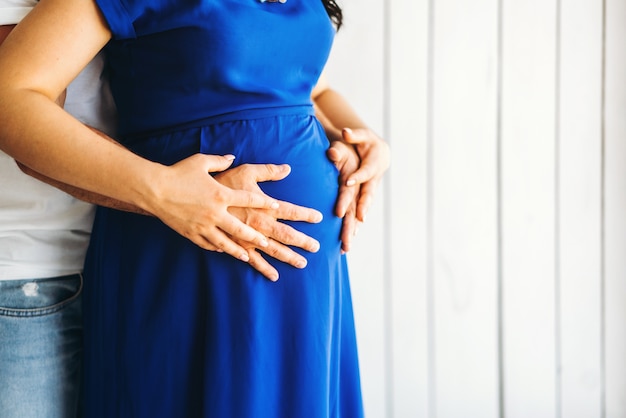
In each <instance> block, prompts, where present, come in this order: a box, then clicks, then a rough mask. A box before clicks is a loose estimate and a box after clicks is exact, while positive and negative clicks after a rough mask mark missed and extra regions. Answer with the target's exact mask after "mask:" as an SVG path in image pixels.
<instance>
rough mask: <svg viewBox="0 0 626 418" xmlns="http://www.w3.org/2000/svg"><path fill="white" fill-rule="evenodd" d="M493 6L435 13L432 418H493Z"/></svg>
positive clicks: (488, 0) (453, 3)
mask: <svg viewBox="0 0 626 418" xmlns="http://www.w3.org/2000/svg"><path fill="white" fill-rule="evenodd" d="M497 15H498V14H497V2H496V1H495V0H476V1H472V2H467V1H464V0H440V1H437V2H436V3H435V6H434V22H433V24H434V39H433V41H434V46H433V59H434V62H433V74H432V77H433V108H432V110H431V111H432V112H433V113H432V124H433V126H432V135H433V137H432V147H433V155H432V173H433V178H432V184H433V195H432V199H433V201H432V210H433V212H432V219H433V226H432V227H433V275H434V276H433V283H434V300H433V303H434V304H435V305H434V325H435V330H434V347H435V358H434V361H435V363H434V373H435V374H434V384H435V387H434V388H433V390H434V391H435V396H434V400H435V403H436V404H435V406H434V412H435V415H434V416H436V417H441V418H445V417H450V418H456V417H459V416H466V417H481V418H490V417H496V416H498V386H497V385H498V371H497V366H498V363H497V358H498V355H497V347H498V345H497V341H498V336H497V331H498V330H497V303H496V300H497V298H496V295H497V216H496V210H497V187H496V185H497V177H496V176H497V148H496V145H497V142H496V138H497V137H496V134H497V132H496V127H497V123H496V115H497V112H496V106H497V70H498V69H497V27H498V26H497Z"/></svg>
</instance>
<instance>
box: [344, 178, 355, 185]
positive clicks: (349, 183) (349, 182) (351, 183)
mask: <svg viewBox="0 0 626 418" xmlns="http://www.w3.org/2000/svg"><path fill="white" fill-rule="evenodd" d="M355 184H356V180H354V179H350V180H348V181H346V186H354V185H355Z"/></svg>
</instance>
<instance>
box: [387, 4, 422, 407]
mask: <svg viewBox="0 0 626 418" xmlns="http://www.w3.org/2000/svg"><path fill="white" fill-rule="evenodd" d="M389 17H390V20H389V22H387V23H388V30H389V43H388V44H387V45H386V48H388V50H389V60H390V61H389V63H388V70H389V73H388V75H389V87H390V92H389V98H390V102H389V106H390V107H389V109H388V115H389V116H388V117H389V119H388V123H389V127H388V132H389V138H388V140H389V142H390V145H391V151H392V167H391V169H390V172H389V179H390V185H391V186H390V189H391V190H390V191H391V193H390V202H389V212H388V213H389V216H390V219H389V222H390V225H391V234H390V236H391V238H392V241H391V242H390V243H388V245H391V250H392V251H391V252H390V254H391V267H392V270H391V271H392V273H393V275H392V282H391V291H392V293H391V295H392V298H391V307H390V309H391V313H392V341H391V342H392V352H391V354H392V355H391V364H392V367H393V369H392V380H391V382H389V383H390V385H391V387H390V388H388V391H390V392H391V393H392V395H391V400H390V401H391V405H390V411H388V415H387V416H386V418H394V417H396V418H426V417H428V397H429V396H428V395H429V392H430V389H429V387H428V370H429V366H428V335H429V334H428V318H427V306H428V303H429V301H428V300H427V295H428V292H427V290H426V253H427V248H426V230H427V224H426V207H427V191H426V190H427V170H426V167H427V164H428V163H427V147H426V132H427V129H426V125H427V117H426V115H427V68H428V63H427V59H428V39H427V37H428V1H427V0H391V1H390V13H389Z"/></svg>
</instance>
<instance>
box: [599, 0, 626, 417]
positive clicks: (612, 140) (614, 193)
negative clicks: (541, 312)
mask: <svg viewBox="0 0 626 418" xmlns="http://www.w3.org/2000/svg"><path fill="white" fill-rule="evenodd" d="M625 40H626V3H625V2H624V1H623V0H606V46H605V47H606V70H605V77H606V79H605V82H606V84H605V106H606V107H605V112H606V113H605V115H606V117H605V163H606V165H605V171H604V173H605V241H604V245H605V321H606V324H605V327H606V328H605V330H606V339H605V371H606V416H607V417H608V418H622V417H624V416H626V325H625V323H624V322H625V321H626V255H625V254H626V47H625V43H624V42H625Z"/></svg>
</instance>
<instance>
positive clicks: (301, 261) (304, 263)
mask: <svg viewBox="0 0 626 418" xmlns="http://www.w3.org/2000/svg"><path fill="white" fill-rule="evenodd" d="M306 265H307V261H306V260H300V261H298V262H297V263H296V267H297V268H299V269H303V268H305V267H306Z"/></svg>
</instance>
